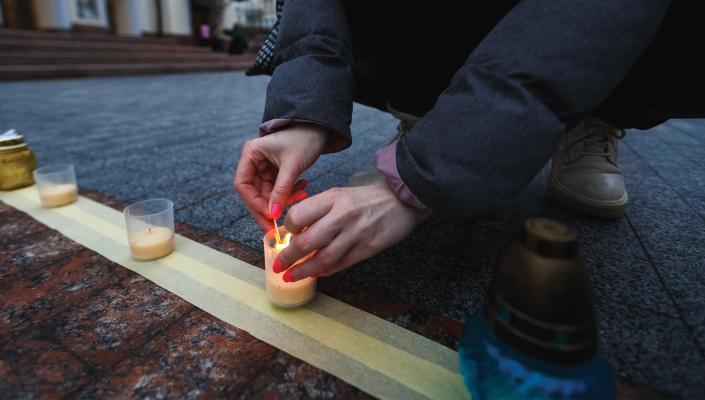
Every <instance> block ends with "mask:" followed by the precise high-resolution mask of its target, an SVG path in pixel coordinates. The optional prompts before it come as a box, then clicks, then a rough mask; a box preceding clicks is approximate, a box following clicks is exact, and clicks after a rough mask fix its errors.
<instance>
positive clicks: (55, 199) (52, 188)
mask: <svg viewBox="0 0 705 400" xmlns="http://www.w3.org/2000/svg"><path fill="white" fill-rule="evenodd" d="M39 198H40V199H41V200H42V205H43V206H44V207H59V206H63V205H66V204H69V203H73V202H74V201H76V199H77V198H78V187H76V185H74V184H71V183H57V184H44V186H43V187H42V189H41V191H40V192H39Z"/></svg>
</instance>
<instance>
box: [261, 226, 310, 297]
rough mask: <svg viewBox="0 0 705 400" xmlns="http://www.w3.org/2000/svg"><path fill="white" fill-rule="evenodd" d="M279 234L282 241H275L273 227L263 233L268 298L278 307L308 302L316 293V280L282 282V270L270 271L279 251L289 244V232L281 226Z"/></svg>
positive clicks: (302, 260)
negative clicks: (276, 272)
mask: <svg viewBox="0 0 705 400" xmlns="http://www.w3.org/2000/svg"><path fill="white" fill-rule="evenodd" d="M279 235H280V237H281V240H282V243H279V244H278V243H277V240H276V238H275V237H274V229H272V230H271V231H269V232H267V234H266V235H264V239H263V242H264V243H263V244H264V270H265V273H266V275H267V296H269V300H270V301H271V302H272V304H274V305H275V306H278V307H283V308H295V307H301V306H304V305H306V304H308V303H309V302H310V301H311V300H312V299H313V297H314V296H315V295H316V280H315V279H314V278H310V277H309V278H304V279H301V280H299V281H296V282H284V272H280V273H278V274H275V273H274V271H272V264H273V263H274V260H276V258H277V256H278V255H279V253H280V252H281V251H282V250H284V249H285V248H286V247H287V246H288V245H289V240H290V239H291V234H290V233H289V232H287V230H286V228H284V227H283V226H281V227H279ZM312 255H313V253H311V254H309V255H308V256H306V257H304V258H302V259H300V260H299V261H297V262H296V263H295V264H294V266H295V265H298V264H301V263H302V262H304V261H306V260H307V259H309V258H311V256H312Z"/></svg>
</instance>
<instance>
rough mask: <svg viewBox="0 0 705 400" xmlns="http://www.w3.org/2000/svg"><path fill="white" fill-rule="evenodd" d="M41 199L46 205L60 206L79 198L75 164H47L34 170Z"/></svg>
mask: <svg viewBox="0 0 705 400" xmlns="http://www.w3.org/2000/svg"><path fill="white" fill-rule="evenodd" d="M34 180H35V181H36V182H37V191H39V199H40V200H41V202H42V205H43V206H44V207H60V206H64V205H66V204H70V203H73V202H74V201H76V199H77V198H78V186H77V185H76V171H75V170H74V168H73V164H56V165H47V166H46V167H42V168H39V169H36V170H35V171H34Z"/></svg>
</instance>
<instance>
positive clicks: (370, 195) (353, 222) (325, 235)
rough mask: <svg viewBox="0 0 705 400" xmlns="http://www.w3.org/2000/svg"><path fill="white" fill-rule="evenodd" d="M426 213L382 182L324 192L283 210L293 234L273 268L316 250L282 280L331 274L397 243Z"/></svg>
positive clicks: (287, 227)
mask: <svg viewBox="0 0 705 400" xmlns="http://www.w3.org/2000/svg"><path fill="white" fill-rule="evenodd" d="M429 214H430V212H429V211H420V210H417V209H415V208H412V207H409V206H408V205H406V204H404V203H402V202H401V201H400V200H399V199H398V198H397V196H396V194H394V192H393V191H392V190H391V189H390V188H389V186H388V185H387V182H386V181H384V180H381V181H378V182H375V183H373V184H371V185H368V186H358V187H349V188H333V189H330V190H327V191H325V192H323V193H320V194H318V195H316V196H313V197H310V198H308V199H306V200H304V201H302V202H300V203H299V204H297V205H295V206H293V207H292V208H291V209H290V210H289V212H288V213H287V214H286V219H285V221H284V224H285V226H286V229H287V230H288V231H289V232H291V233H292V235H293V236H292V238H291V242H290V244H289V246H288V247H287V248H285V249H284V250H282V252H281V253H280V254H279V256H278V257H277V259H276V260H275V261H274V264H273V265H272V270H273V271H274V272H276V273H281V272H283V271H284V270H286V269H287V268H289V266H291V265H292V264H294V263H295V262H296V261H297V260H299V259H301V258H303V257H305V256H306V255H308V254H310V253H311V252H314V251H315V252H316V253H315V254H314V255H313V257H311V258H310V259H308V260H306V261H305V262H303V263H301V264H300V265H297V266H295V267H293V268H291V269H289V270H287V271H286V272H285V273H284V277H283V278H284V281H286V282H293V281H297V280H299V279H303V278H305V277H307V276H313V277H319V276H328V275H331V274H334V273H336V272H339V271H342V270H344V269H346V268H348V267H350V266H352V265H354V264H356V263H358V262H360V261H362V260H364V259H366V258H369V257H371V256H373V255H375V254H377V253H379V252H381V251H382V250H384V249H386V248H388V247H390V246H393V245H394V244H396V243H398V242H400V241H401V240H402V239H404V238H405V237H406V236H407V235H409V233H411V231H412V230H413V229H414V228H415V227H416V225H418V224H419V223H421V221H423V220H424V219H425V217H426V216H428V215H429Z"/></svg>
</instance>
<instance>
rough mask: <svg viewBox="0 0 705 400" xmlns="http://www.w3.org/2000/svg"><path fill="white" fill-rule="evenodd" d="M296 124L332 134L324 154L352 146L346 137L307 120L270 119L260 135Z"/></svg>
mask: <svg viewBox="0 0 705 400" xmlns="http://www.w3.org/2000/svg"><path fill="white" fill-rule="evenodd" d="M294 124H311V125H315V126H318V127H320V128H322V129H324V130H325V131H326V132H329V133H330V134H329V136H328V140H327V141H326V145H325V147H324V148H323V152H324V153H334V152H336V151H340V150H342V149H344V148H346V147H348V146H349V145H350V143H349V141H348V140H345V137H343V136H342V135H339V134H337V133H335V132H333V131H332V130H331V129H330V128H328V127H327V126H325V125H323V124H320V123H318V122H316V121H309V120H306V119H292V118H274V119H270V120H269V121H266V122H263V123H262V124H261V125H260V126H259V135H260V137H261V136H267V135H269V134H270V133H274V132H277V131H280V130H282V129H284V128H287V127H290V126H293V125H294Z"/></svg>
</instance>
